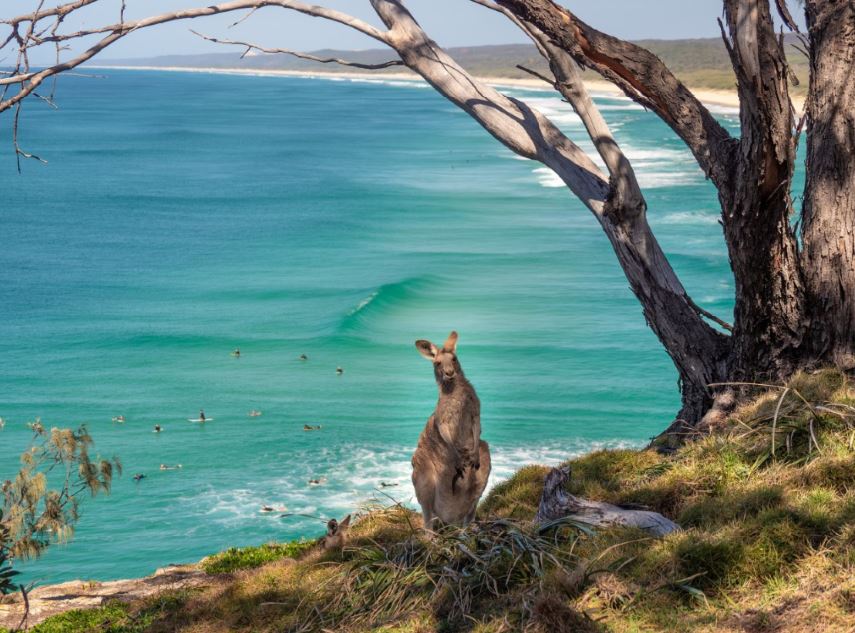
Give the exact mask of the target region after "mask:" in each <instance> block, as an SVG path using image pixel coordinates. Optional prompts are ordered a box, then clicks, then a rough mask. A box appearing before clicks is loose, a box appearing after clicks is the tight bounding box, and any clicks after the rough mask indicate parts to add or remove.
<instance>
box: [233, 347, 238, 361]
mask: <svg viewBox="0 0 855 633" xmlns="http://www.w3.org/2000/svg"><path fill="white" fill-rule="evenodd" d="M232 356H234V357H235V358H240V348H239V347H236V348H235V351H233V352H232Z"/></svg>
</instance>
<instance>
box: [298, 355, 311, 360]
mask: <svg viewBox="0 0 855 633" xmlns="http://www.w3.org/2000/svg"><path fill="white" fill-rule="evenodd" d="M300 360H309V357H308V356H306V355H305V354H300Z"/></svg>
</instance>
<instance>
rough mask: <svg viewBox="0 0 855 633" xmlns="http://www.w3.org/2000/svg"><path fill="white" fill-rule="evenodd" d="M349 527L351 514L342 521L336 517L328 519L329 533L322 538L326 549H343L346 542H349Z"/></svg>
mask: <svg viewBox="0 0 855 633" xmlns="http://www.w3.org/2000/svg"><path fill="white" fill-rule="evenodd" d="M349 528H350V515H349V514H348V515H347V516H346V517H344V518H343V519H342V520H341V522H339V521H336V520H335V519H330V520H329V521H327V535H326V536H324V537H323V538H322V539H321V543H322V544H323V547H324V549H325V550H329V549H341V548H342V547H344V544H345V543H346V542H347V531H348V529H349Z"/></svg>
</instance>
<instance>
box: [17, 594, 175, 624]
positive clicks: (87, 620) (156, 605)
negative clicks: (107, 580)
mask: <svg viewBox="0 0 855 633" xmlns="http://www.w3.org/2000/svg"><path fill="white" fill-rule="evenodd" d="M190 596H191V593H190V592H187V591H177V592H166V593H162V594H160V595H158V596H156V597H154V598H150V599H147V600H144V601H142V602H140V603H139V604H136V605H129V604H126V603H124V602H120V601H111V602H108V603H107V604H105V605H104V606H102V607H99V608H97V609H75V610H73V611H68V612H66V613H61V614H59V615H55V616H53V617H51V618H48V619H47V620H45V621H44V622H42V623H41V624H38V625H36V626H34V627H33V628H31V629H28V630H29V631H30V632H31V633H95V632H99V633H145V632H148V631H152V630H153V629H154V627H157V626H158V625H159V624H160V623H162V622H163V621H164V620H167V619H171V617H172V616H173V615H175V614H176V613H177V612H178V611H179V610H180V609H181V608H182V607H183V606H184V605H185V604H186V602H187V600H188V599H189V597H190Z"/></svg>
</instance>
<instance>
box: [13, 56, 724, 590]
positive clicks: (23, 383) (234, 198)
mask: <svg viewBox="0 0 855 633" xmlns="http://www.w3.org/2000/svg"><path fill="white" fill-rule="evenodd" d="M98 72H99V73H101V74H103V75H104V76H103V77H101V78H84V77H65V78H62V79H61V80H60V82H59V86H58V100H59V104H60V109H59V110H58V111H55V112H54V111H51V110H49V109H48V108H47V107H43V105H42V104H37V103H35V102H34V103H31V104H30V105H29V107H28V108H27V109H26V110H25V112H24V115H23V118H22V123H21V126H22V138H21V142H22V144H23V146H24V147H25V149H28V150H30V151H33V152H35V153H37V154H39V155H40V156H42V157H44V158H46V159H47V160H48V161H49V164H48V165H40V164H38V163H35V162H32V161H30V162H25V163H24V164H23V174H21V175H18V174H17V173H16V169H15V161H14V156H13V152H12V147H11V143H8V144H6V145H5V146H4V145H0V183H2V199H0V239H2V244H0V358H2V369H0V417H3V418H4V419H5V420H6V427H5V429H4V430H3V431H0V476H2V478H6V477H10V476H11V475H12V474H13V473H14V472H15V470H16V468H17V465H18V461H17V460H18V458H17V456H18V455H19V454H20V453H21V452H22V451H23V450H24V449H25V448H26V446H27V444H28V442H29V439H30V434H29V431H28V430H27V427H26V423H27V422H28V421H30V420H33V419H35V418H36V417H40V418H41V420H42V421H43V422H44V424H45V425H46V426H76V425H78V424H84V423H85V424H86V425H87V426H88V428H89V430H90V432H91V434H92V435H93V437H94V439H95V442H96V450H97V451H98V452H99V453H100V454H101V455H103V456H112V455H118V456H119V457H120V458H121V460H122V462H123V464H124V469H125V473H124V475H123V476H122V477H121V478H118V479H117V480H116V481H115V484H114V487H113V491H112V494H110V495H109V496H104V497H101V496H99V497H98V498H96V499H87V500H86V501H85V502H84V504H83V507H82V518H81V520H80V522H79V524H78V527H77V532H76V535H75V538H74V539H73V541H71V542H70V543H69V544H67V545H60V546H56V547H53V548H51V550H50V551H49V552H48V553H47V555H46V556H44V557H43V558H42V559H40V560H38V561H35V562H30V563H26V564H24V565H23V566H22V568H23V569H24V571H25V572H26V573H25V578H26V579H27V580H35V581H38V582H43V583H44V582H57V581H62V580H67V579H72V578H93V579H112V578H120V577H129V576H136V575H142V574H148V573H151V572H152V571H154V569H155V568H157V567H158V566H162V565H164V564H167V563H174V562H186V561H193V560H197V559H199V558H200V557H202V556H204V555H207V554H210V553H213V552H216V551H219V550H222V549H224V548H226V547H229V546H241V545H250V544H258V543H262V542H265V541H268V540H272V539H277V540H284V539H291V538H296V537H300V536H307V537H312V536H316V535H318V534H319V533H320V532H321V531H322V529H323V524H322V523H321V521H320V520H318V519H313V518H308V517H287V518H280V517H279V516H278V515H277V514H274V515H264V514H261V513H260V512H259V506H260V505H261V504H263V503H271V504H275V505H279V504H284V505H286V506H287V507H288V508H289V509H290V510H291V511H292V512H295V513H301V514H308V515H315V516H318V517H328V516H341V515H343V514H345V513H347V512H350V511H353V510H356V509H358V508H359V507H361V506H363V505H364V504H365V503H368V502H371V501H372V499H373V500H375V501H379V502H386V503H388V502H389V500H388V499H387V498H386V497H384V496H383V494H381V493H380V492H379V491H378V484H379V483H380V481H385V482H395V483H398V484H399V485H398V486H396V487H390V488H386V489H384V491H383V492H384V493H386V494H389V495H391V496H392V497H394V498H395V499H398V500H401V501H403V502H405V503H414V499H413V493H412V488H411V486H410V483H409V472H410V467H409V459H410V455H411V452H412V449H413V447H414V446H415V444H416V441H417V438H418V435H419V433H420V431H421V429H422V427H423V425H424V422H425V420H426V419H427V417H428V416H429V414H430V413H431V411H432V409H433V405H434V402H435V399H436V386H435V384H434V382H433V377H432V370H431V366H430V364H429V363H427V362H426V361H425V360H424V359H422V358H421V357H420V356H419V355H418V353H417V352H416V350H415V348H414V346H413V342H414V341H415V339H417V338H429V339H432V340H434V341H436V342H441V341H442V340H444V338H445V336H446V335H447V334H448V332H449V331H450V330H451V329H456V330H457V331H458V332H459V333H460V342H459V356H460V359H461V363H462V366H463V368H464V370H465V371H466V374H467V376H468V377H469V379H470V380H471V381H472V382H473V384H474V385H475V386H476V388H477V390H478V393H479V395H480V398H481V401H482V407H483V410H482V424H483V436H484V438H485V439H486V440H487V441H489V442H490V445H491V447H492V451H493V465H494V470H493V474H492V476H491V485H494V484H495V482H497V481H500V480H501V479H502V478H503V477H506V476H508V475H509V474H510V473H511V472H513V470H515V469H517V468H519V467H521V466H523V465H525V464H528V463H533V462H541V463H556V462H558V461H560V460H562V459H566V458H568V457H570V456H573V455H577V454H579V453H581V452H584V451H589V450H592V449H595V448H598V447H606V446H609V447H614V446H639V445H642V444H643V443H644V442H645V441H646V440H647V439H648V438H649V437H651V436H652V435H654V434H656V433H657V432H658V431H660V430H661V429H663V428H664V427H665V426H666V425H667V424H668V423H669V422H670V420H671V416H672V415H673V414H674V413H675V411H676V410H677V407H678V402H679V397H678V392H677V384H676V372H675V370H674V368H673V366H672V364H671V362H670V360H669V358H668V357H667V356H666V354H665V353H664V351H663V350H662V349H661V348H660V346H659V345H658V343H657V341H656V339H655V337H654V336H653V334H652V333H651V332H650V331H649V330H648V329H647V327H646V326H645V323H644V319H643V317H642V315H641V309H640V307H639V305H638V303H637V301H636V300H635V298H634V297H633V295H632V293H631V292H630V290H629V288H628V285H627V282H626V280H625V279H624V277H623V275H622V273H621V271H620V269H619V267H618V266H617V264H616V261H615V258H614V256H613V255H612V253H611V251H610V247H609V245H608V242H607V240H606V238H605V237H604V236H603V234H602V232H601V231H600V229H599V228H598V226H597V223H596V222H595V220H594V219H593V217H592V216H591V215H590V214H589V213H588V212H587V211H586V210H585V209H584V208H583V207H582V205H581V204H580V203H579V202H578V201H576V200H575V199H574V198H573V197H572V196H571V195H570V194H569V193H568V192H567V191H566V190H565V189H564V188H563V187H561V186H560V183H559V182H558V181H557V178H556V177H555V175H554V174H553V173H552V172H550V171H549V170H548V169H545V168H543V167H540V166H538V165H537V164H535V163H532V162H529V161H525V160H518V159H516V157H515V156H514V155H512V154H511V153H510V152H509V151H508V150H506V149H504V148H503V147H501V146H500V145H499V144H498V143H497V142H496V141H495V140H494V139H492V137H490V136H489V135H488V134H487V133H486V132H484V131H483V130H482V129H481V128H480V127H478V126H477V125H476V124H475V123H474V122H472V121H471V120H470V119H469V118H468V117H467V116H466V115H465V114H463V113H461V112H459V111H457V110H456V109H455V108H454V107H453V106H452V105H451V104H449V103H448V102H446V101H445V100H443V99H442V98H441V97H439V96H438V95H436V94H435V93H434V92H433V91H432V90H430V89H427V88H426V87H424V86H422V85H420V84H415V83H409V82H397V81H382V80H378V81H355V80H339V81H333V80H329V79H304V78H277V77H254V76H224V75H206V74H194V73H168V72H150V71H109V72H106V71H98ZM511 92H512V94H514V95H515V96H517V97H522V98H526V99H528V101H529V102H530V103H531V104H533V105H535V106H536V107H538V108H540V109H541V110H542V111H544V112H545V113H547V114H549V115H551V116H552V117H553V119H554V120H555V121H556V123H558V124H559V125H560V126H561V127H562V128H563V129H564V130H565V131H567V132H568V133H570V134H571V135H572V136H573V137H574V138H576V139H582V138H584V133H583V130H582V127H581V124H580V122H579V120H578V118H577V117H576V116H575V115H574V114H573V112H572V111H571V110H570V108H569V106H567V105H566V104H564V103H562V102H561V101H560V99H558V98H557V97H556V96H555V95H553V94H551V93H549V92H539V91H528V90H520V89H513V90H512V91H511ZM597 101H598V103H599V104H600V106H601V108H602V110H603V113H604V115H605V116H606V118H607V119H608V121H609V122H610V123H611V124H612V127H613V129H614V130H615V133H616V135H617V136H618V139H619V140H620V141H621V142H622V143H623V145H624V147H625V148H626V150H627V152H628V154H629V156H630V158H631V159H632V161H633V164H634V165H635V167H636V169H637V170H638V173H639V179H640V181H641V183H642V185H643V186H644V188H645V192H646V195H647V200H648V203H649V207H650V212H649V214H650V222H651V224H652V225H653V227H654V229H655V231H656V232H657V234H658V236H659V238H660V240H661V242H662V246H663V248H664V249H665V251H666V252H667V254H668V255H669V257H670V259H671V261H672V262H673V265H674V267H675V268H676V270H677V272H678V273H679V274H680V275H681V276H682V278H683V280H684V282H685V285H686V286H687V289H688V290H689V292H690V293H691V294H692V295H693V296H694V298H695V299H696V301H697V302H698V303H699V304H701V305H702V306H704V307H705V308H707V309H708V310H710V311H712V312H715V313H717V314H719V315H720V316H722V317H723V318H729V316H730V314H731V310H732V306H731V295H732V280H731V277H730V274H729V269H728V265H727V257H726V252H725V250H724V246H723V242H722V239H721V231H720V227H719V226H718V224H717V204H716V198H715V192H714V190H713V187H712V186H711V185H710V184H709V183H708V182H706V181H705V180H704V178H703V175H702V173H701V172H700V170H699V169H698V168H697V167H696V166H695V164H694V162H693V161H692V158H691V155H690V154H689V152H688V151H687V150H686V149H685V148H684V147H683V145H682V144H681V143H680V141H679V140H678V139H676V137H675V136H674V135H673V133H672V132H671V131H670V130H669V129H668V128H667V127H666V126H665V125H664V124H662V123H661V122H659V121H658V119H657V118H656V117H655V116H653V115H652V114H650V113H648V112H645V111H644V110H643V109H642V108H640V107H638V106H636V105H634V104H632V103H631V102H629V101H628V100H626V99H621V98H616V97H608V98H606V97H598V98H597ZM719 115H720V116H721V117H722V119H723V120H724V121H725V122H726V123H727V124H728V125H729V126H731V127H734V128H737V127H738V122H737V121H736V118H735V116H734V114H733V113H730V112H728V111H727V110H720V111H719ZM0 124H1V125H3V126H4V127H3V129H4V130H7V131H8V126H9V124H10V117H9V116H8V115H3V116H0ZM4 134H6V132H4ZM582 145H584V146H590V144H589V143H582ZM235 347H239V348H240V350H241V352H242V354H241V357H240V358H239V359H236V358H233V357H232V356H230V351H231V350H232V349H234V348H235ZM300 354H306V355H308V357H309V360H308V361H305V362H303V361H300V360H299V359H298V356H299V355H300ZM337 366H341V367H342V368H343V369H344V373H343V374H342V375H340V376H339V375H337V374H336V371H335V370H336V367H337ZM200 408H204V409H205V412H206V413H207V415H208V416H210V417H213V418H214V421H212V422H210V423H208V424H206V425H198V424H192V423H190V422H188V421H187V418H195V417H196V415H197V414H198V411H199V409H200ZM250 409H259V410H261V411H262V412H263V415H262V416H260V417H249V416H248V415H247V413H248V411H249V410H250ZM120 414H121V415H124V416H125V417H126V419H127V422H126V423H125V424H115V423H113V422H111V418H112V417H113V416H116V415H120ZM154 424H160V425H162V426H163V427H164V429H165V430H164V431H163V432H162V433H160V434H155V433H153V432H152V428H153V425H154ZM304 424H320V425H322V427H323V428H322V430H321V431H319V432H312V433H306V432H304V431H303V430H302V427H303V425H304ZM162 463H166V464H176V463H180V464H182V466H183V468H182V469H180V470H171V471H160V470H159V465H160V464H162ZM136 473H144V474H145V475H146V478H145V479H143V480H142V481H140V482H138V483H136V482H134V480H133V478H132V477H133V475H134V474H136ZM319 477H325V478H326V482H325V483H324V485H321V486H314V487H313V486H309V485H308V484H307V481H308V480H309V479H312V478H319Z"/></svg>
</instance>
